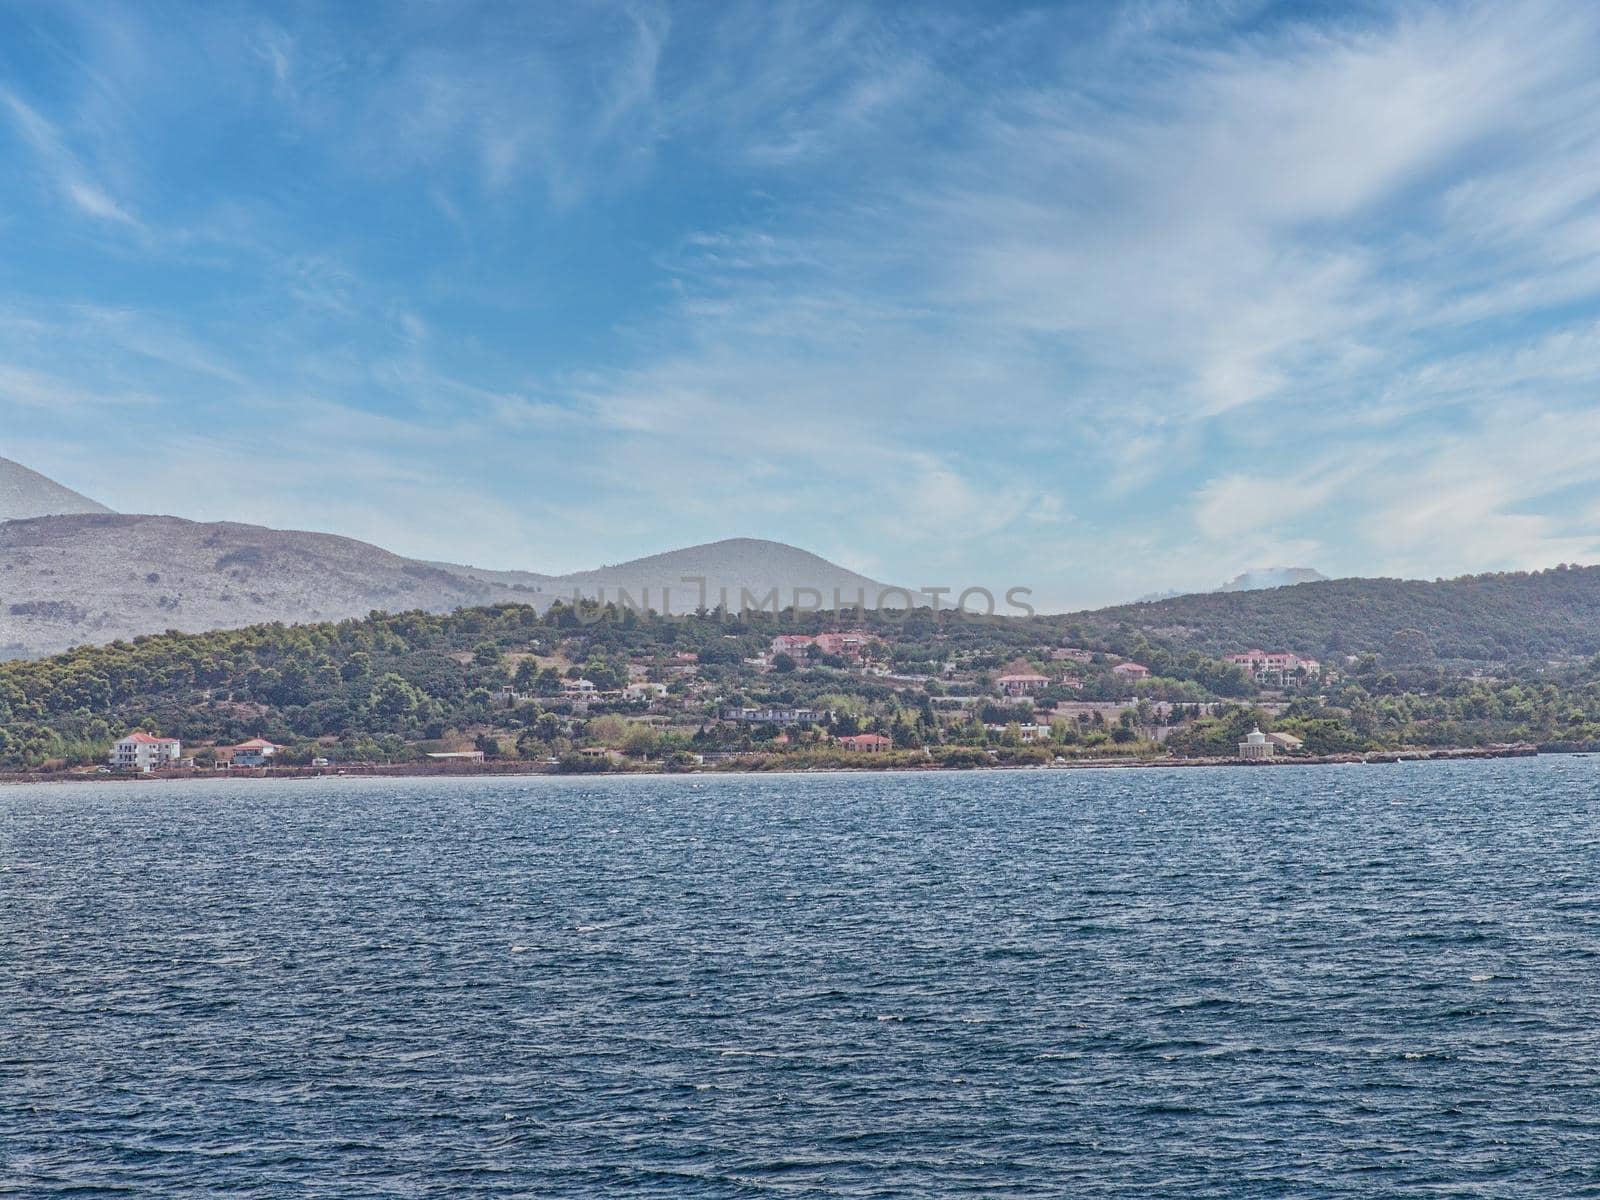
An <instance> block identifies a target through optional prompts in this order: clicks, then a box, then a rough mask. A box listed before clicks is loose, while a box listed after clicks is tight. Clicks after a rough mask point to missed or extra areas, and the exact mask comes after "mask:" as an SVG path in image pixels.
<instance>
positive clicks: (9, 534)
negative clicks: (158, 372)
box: [0, 513, 904, 658]
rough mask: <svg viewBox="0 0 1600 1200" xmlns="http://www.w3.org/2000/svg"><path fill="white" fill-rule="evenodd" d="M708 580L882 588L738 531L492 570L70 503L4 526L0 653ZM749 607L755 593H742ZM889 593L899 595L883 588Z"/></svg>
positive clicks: (846, 593) (351, 543) (542, 604)
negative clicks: (576, 563) (579, 566)
mask: <svg viewBox="0 0 1600 1200" xmlns="http://www.w3.org/2000/svg"><path fill="white" fill-rule="evenodd" d="M685 575H691V576H703V577H705V578H706V580H707V588H708V597H709V603H710V605H711V606H713V607H714V606H715V605H716V603H717V602H718V596H719V593H720V592H721V589H724V588H725V589H727V595H728V604H729V607H731V608H738V607H740V603H741V598H742V597H741V589H747V590H748V591H749V592H750V594H751V595H752V596H755V597H765V596H766V595H767V594H768V593H769V592H770V591H771V590H772V589H774V588H776V589H778V592H779V595H780V597H781V602H782V603H784V604H788V603H792V601H793V594H794V589H795V588H797V587H798V588H810V589H813V590H814V591H815V592H816V593H817V594H818V595H820V597H821V601H820V603H821V604H823V605H831V604H832V602H833V592H834V590H835V589H838V591H839V592H840V594H841V597H842V598H843V599H844V602H845V603H846V604H849V603H851V602H852V601H853V600H854V598H855V597H856V595H857V593H858V592H862V591H864V592H865V594H866V596H867V601H868V603H869V604H874V603H875V602H876V601H877V598H878V596H879V595H880V594H881V593H882V592H883V590H884V588H883V585H881V584H878V583H876V582H874V581H873V580H870V579H867V578H866V577H864V576H861V575H857V574H855V573H854V572H851V571H846V570H844V569H843V568H842V567H838V566H835V565H834V564H832V563H830V562H828V561H827V560H826V559H822V558H818V557H817V556H816V555H814V554H808V553H806V552H805V551H803V550H797V549H795V548H794V547H792V546H785V545H782V544H780V543H778V542H764V541H757V540H753V539H734V540H732V541H727V542H716V543H712V544H711V545H708V546H697V547H691V548H690V549H687V550H678V551H673V552H672V553H669V554H661V555H655V556H652V557H651V558H646V559H639V560H637V561H635V562H631V563H621V564H619V565H617V566H614V567H605V568H601V569H600V570H598V571H587V572H582V573H579V574H576V575H569V576H553V575H540V574H536V573H534V572H525V571H490V570H483V569H480V568H476V567H463V566H454V565H450V564H443V563H429V562H419V561H416V560H414V559H408V558H402V557H401V556H399V555H397V554H391V553H389V552H388V551H386V550H381V549H379V548H378V547H376V546H372V545H369V544H367V543H365V542H359V541H356V540H354V539H353V538H345V537H336V536H334V535H331V534H325V533H306V532H300V531H295V530H282V529H266V528H263V527H261V526H258V525H240V524H234V523H232V522H216V523H201V522H195V521H186V520H183V519H181V518H179V517H163V516H125V515H119V514H115V513H93V514H69V515H62V516H48V517H35V518H31V519H28V520H19V521H8V522H4V523H0V658H16V657H31V656H34V655H39V654H50V653H54V652H56V651H59V650H64V649H67V648H68V647H70V646H75V645H81V644H84V643H100V642H109V641H115V640H117V639H119V638H131V637H135V636H138V635H139V634H145V633H160V632H163V631H165V630H168V629H176V630H182V631H185V632H200V631H203V630H207V629H231V628H237V627H239V626H244V625H253V624H257V623H259V622H264V621H283V622H286V623H294V622H306V621H329V620H342V619H344V618H347V617H361V616H365V615H366V614H367V613H369V612H371V611H373V610H374V609H381V610H384V611H388V612H398V611H402V610H406V609H425V610H427V611H429V612H449V611H451V610H452V609H456V608H461V607H464V606H470V605H480V604H495V603H503V602H514V603H520V604H531V605H533V606H535V607H537V608H539V609H541V610H542V609H544V608H547V607H549V605H550V604H552V603H554V602H555V601H556V600H568V601H570V600H571V599H572V597H573V595H574V593H576V594H578V595H581V596H584V597H591V598H592V597H596V596H600V597H601V598H603V599H606V600H616V599H618V589H619V588H622V589H625V590H627V591H628V593H629V595H630V596H631V597H632V598H633V599H634V600H635V601H636V602H640V603H643V597H644V595H645V592H646V590H647V589H648V594H649V600H648V603H649V606H650V607H652V608H655V609H657V610H658V611H659V610H660V609H661V608H662V606H663V593H664V592H665V591H666V590H667V589H669V588H670V589H673V595H672V598H671V600H670V602H669V603H670V605H671V608H670V611H672V612H675V613H682V612H692V611H693V610H694V608H695V607H696V604H697V603H698V599H699V591H698V587H697V586H694V585H684V584H683V583H682V582H681V581H682V577H683V576H685ZM750 603H751V605H752V606H753V604H754V602H750ZM887 603H889V604H896V603H899V604H903V603H904V600H903V599H898V598H893V597H891V598H890V599H889V600H888V601H887Z"/></svg>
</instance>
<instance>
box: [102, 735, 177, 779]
mask: <svg viewBox="0 0 1600 1200" xmlns="http://www.w3.org/2000/svg"><path fill="white" fill-rule="evenodd" d="M182 757H183V743H182V742H180V741H179V740H178V739H177V738H164V737H156V736H155V735H154V734H151V733H146V732H145V731H144V730H142V729H136V730H134V731H133V732H132V733H130V734H129V735H128V736H127V737H125V738H123V739H122V740H121V741H119V742H118V743H117V744H116V745H115V746H113V747H112V748H111V758H110V763H111V767H112V769H113V770H116V771H139V772H142V773H145V774H148V773H149V772H151V771H157V770H160V769H161V768H163V767H175V766H177V765H178V760H179V759H180V758H182Z"/></svg>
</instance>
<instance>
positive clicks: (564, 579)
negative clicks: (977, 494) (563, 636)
mask: <svg viewBox="0 0 1600 1200" xmlns="http://www.w3.org/2000/svg"><path fill="white" fill-rule="evenodd" d="M685 580H689V581H691V582H685ZM699 580H704V581H705V584H704V590H703V591H702V585H701V584H700V583H699V582H698V581H699ZM550 586H551V587H552V588H554V589H555V591H556V593H557V594H558V595H560V596H561V597H563V598H565V599H571V597H572V596H573V595H574V592H575V591H576V593H577V594H579V595H582V596H584V597H586V598H598V599H604V600H615V599H617V598H618V596H619V593H622V592H626V593H627V595H628V596H629V597H630V598H631V599H632V600H634V601H636V602H638V603H639V604H640V605H641V606H643V605H644V604H645V600H644V599H643V597H644V595H645V593H646V591H648V597H649V600H648V606H649V607H650V608H654V609H657V610H662V609H665V610H666V611H670V612H673V613H678V614H682V613H690V612H693V611H694V610H695V609H696V608H698V607H700V606H702V605H703V606H704V607H706V608H708V609H713V608H717V607H718V606H719V605H721V606H722V607H725V608H728V609H730V610H731V609H746V608H748V609H760V608H769V609H770V608H771V607H773V605H772V603H771V601H770V595H771V593H772V592H773V591H774V589H775V590H776V591H777V596H778V600H777V604H778V607H788V606H790V605H792V604H794V603H796V591H797V589H799V590H801V594H800V595H799V597H798V600H799V603H800V604H802V605H806V604H809V605H811V606H812V607H823V608H834V607H836V605H837V606H844V607H848V606H850V605H851V604H853V603H855V601H856V600H857V598H858V597H860V596H862V595H864V596H865V597H866V605H867V607H868V608H877V607H878V602H879V599H880V598H882V599H883V600H884V602H885V603H884V607H886V608H903V607H905V606H906V599H905V597H904V596H903V595H900V594H898V590H897V589H892V588H889V587H888V585H886V584H882V583H879V582H877V581H876V580H873V579H868V578H867V577H866V576H865V575H858V574H856V573H855V572H854V571H848V570H846V569H845V568H843V567H841V566H838V565H836V564H834V563H831V562H829V561H828V560H827V559H825V558H821V557H819V556H817V555H815V554H811V553H809V552H807V551H805V550H800V549H797V548H795V547H794V546H786V545H784V544H783V543H782V542H769V541H764V540H762V539H759V538H728V539H726V540H724V541H720V542H708V543H706V544H704V545H700V546H689V547H687V548H685V549H682V550H671V551H668V552H667V553H665V554H652V555H650V556H649V557H648V558H636V559H634V560H632V561H631V562H625V563H618V564H616V565H615V566H607V567H600V568H599V569H597V570H593V571H579V572H577V573H576V574H572V575H564V576H561V577H560V578H558V579H554V580H552V581H551V584H550ZM805 589H809V591H806V590H805ZM885 591H888V592H890V593H891V594H890V595H887V596H885V595H884V593H885ZM836 593H837V601H836V599H835V594H836ZM917 598H918V599H919V600H920V601H921V602H922V603H926V601H927V598H926V597H922V596H920V594H918V597H917Z"/></svg>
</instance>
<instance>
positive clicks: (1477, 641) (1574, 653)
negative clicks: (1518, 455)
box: [1052, 567, 1600, 663]
mask: <svg viewBox="0 0 1600 1200" xmlns="http://www.w3.org/2000/svg"><path fill="white" fill-rule="evenodd" d="M1052 619H1054V620H1059V621H1061V622H1062V623H1063V627H1064V628H1065V629H1067V630H1074V629H1075V630H1076V631H1078V632H1079V633H1081V635H1082V636H1084V637H1088V638H1093V637H1096V636H1099V637H1104V638H1113V639H1117V640H1120V641H1122V642H1124V643H1126V642H1127V641H1128V640H1129V639H1130V638H1131V637H1132V636H1133V635H1137V634H1142V635H1144V636H1146V637H1148V638H1150V639H1152V640H1160V641H1164V642H1168V643H1171V644H1173V645H1175V646H1178V647H1180V648H1184V649H1192V650H1197V651H1199V652H1201V653H1203V654H1211V655H1219V654H1226V653H1229V652H1232V651H1237V650H1248V649H1250V648H1252V647H1260V648H1262V649H1264V650H1294V651H1296V652H1299V653H1305V654H1312V655H1317V656H1321V655H1323V654H1329V653H1345V654H1357V653H1362V652H1365V651H1373V652H1375V653H1380V654H1388V655H1389V656H1390V657H1394V656H1395V655H1396V654H1397V653H1398V650H1399V646H1400V644H1401V643H1404V644H1405V646H1406V650H1405V653H1406V655H1407V656H1408V657H1410V658H1412V659H1415V658H1416V657H1418V647H1425V648H1424V649H1423V650H1422V655H1423V656H1425V657H1437V658H1441V659H1455V660H1460V661H1468V662H1483V663H1490V662H1503V661H1508V660H1510V661H1528V660H1533V661H1537V660H1544V659H1570V658H1574V657H1580V656H1588V655H1592V654H1597V653H1600V567H1555V568H1552V569H1550V570H1548V571H1534V572H1521V571H1517V572H1502V573H1498V574H1489V575H1467V576H1463V577H1461V578H1459V579H1445V580H1437V581H1434V582H1428V581H1425V580H1416V579H1330V580H1325V581H1323V582H1320V583H1303V584H1300V585H1298V586H1296V587H1279V588H1272V589H1269V590H1265V591H1244V592H1239V591H1235V592H1205V593H1200V594H1197V595H1191V596H1178V597H1176V598H1174V599H1170V600H1159V601H1156V602H1154V603H1150V604H1128V605H1120V606H1118V607H1115V608H1105V609H1100V610H1098V611H1096V612H1089V613H1078V614H1074V615H1072V616H1070V617H1065V618H1052ZM1397 635H1398V636H1397ZM1418 635H1420V640H1419V636H1418Z"/></svg>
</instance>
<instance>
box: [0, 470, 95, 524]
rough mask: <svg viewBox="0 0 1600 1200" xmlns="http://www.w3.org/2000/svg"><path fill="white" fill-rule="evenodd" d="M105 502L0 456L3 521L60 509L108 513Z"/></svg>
mask: <svg viewBox="0 0 1600 1200" xmlns="http://www.w3.org/2000/svg"><path fill="white" fill-rule="evenodd" d="M110 511H111V510H110V509H109V508H107V507H106V506H105V505H104V504H100V503H98V502H97V501H94V500H91V499H89V497H87V496H85V495H82V494H80V493H78V492H75V491H73V490H72V489H71V488H69V487H62V486H61V484H59V483H57V482H56V481H55V480H53V479H47V478H46V477H45V476H43V475H41V474H39V472H37V471H30V470H29V469H28V468H27V467H25V466H23V465H22V464H21V463H17V462H12V461H11V460H10V459H9V458H0V521H16V520H21V519H24V518H27V517H48V516H55V515H57V514H59V513H108V512H110Z"/></svg>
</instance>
